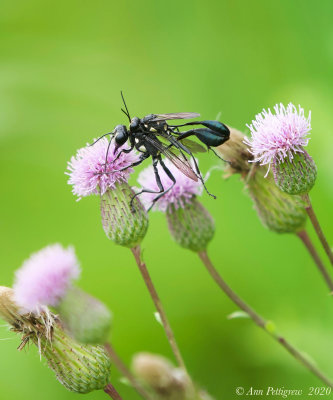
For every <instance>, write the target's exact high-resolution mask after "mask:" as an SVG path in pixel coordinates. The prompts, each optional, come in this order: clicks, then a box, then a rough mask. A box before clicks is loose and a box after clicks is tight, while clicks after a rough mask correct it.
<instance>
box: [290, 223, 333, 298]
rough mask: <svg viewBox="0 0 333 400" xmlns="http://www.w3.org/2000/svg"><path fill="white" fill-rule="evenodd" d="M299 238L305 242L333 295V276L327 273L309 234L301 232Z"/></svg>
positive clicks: (298, 233) (298, 234)
mask: <svg viewBox="0 0 333 400" xmlns="http://www.w3.org/2000/svg"><path fill="white" fill-rule="evenodd" d="M296 234H297V236H298V237H299V238H300V239H301V241H302V242H303V244H304V246H305V247H306V248H307V250H308V251H309V253H310V255H311V257H312V258H313V261H314V262H315V264H316V266H317V267H318V270H319V272H320V273H321V274H322V276H323V278H324V280H325V282H326V284H327V286H328V287H329V289H330V291H331V293H333V281H332V278H331V276H330V275H329V274H328V272H327V271H326V268H325V265H324V264H323V263H322V261H321V259H320V257H319V255H318V253H317V251H316V249H315V247H314V245H313V243H312V241H311V239H310V237H309V235H308V233H307V232H306V231H305V230H303V231H300V232H297V233H296Z"/></svg>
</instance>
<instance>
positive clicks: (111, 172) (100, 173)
mask: <svg viewBox="0 0 333 400" xmlns="http://www.w3.org/2000/svg"><path fill="white" fill-rule="evenodd" d="M149 156H150V154H149V153H143V154H141V156H140V159H139V160H138V161H135V162H134V163H132V164H130V165H127V166H126V167H124V168H120V169H116V170H114V171H110V172H97V173H96V175H103V174H105V175H109V174H114V173H115V172H121V171H126V170H127V169H128V168H132V167H136V166H138V165H140V164H141V163H142V162H143V161H144V160H146V159H147V158H148V157H149Z"/></svg>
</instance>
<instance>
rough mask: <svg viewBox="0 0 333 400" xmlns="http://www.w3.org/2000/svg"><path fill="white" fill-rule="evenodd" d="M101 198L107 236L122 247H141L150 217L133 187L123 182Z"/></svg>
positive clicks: (103, 221) (103, 222)
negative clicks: (135, 194) (135, 195)
mask: <svg viewBox="0 0 333 400" xmlns="http://www.w3.org/2000/svg"><path fill="white" fill-rule="evenodd" d="M115 186H116V188H115V189H109V190H107V191H106V192H105V194H103V195H102V196H101V214H102V224H103V228H104V231H105V233H106V236H107V237H108V238H109V239H111V240H112V241H114V242H115V243H116V244H118V245H120V246H125V247H129V248H133V247H135V246H137V245H139V244H140V243H141V241H142V239H143V238H144V236H145V235H146V232H147V229H148V216H147V212H146V210H145V208H144V207H143V205H142V204H141V202H140V200H139V199H138V198H137V197H136V198H135V199H134V201H133V207H132V208H131V205H130V202H131V199H132V197H133V195H134V192H133V190H132V189H131V187H130V186H129V185H128V184H127V183H125V182H123V183H116V184H115Z"/></svg>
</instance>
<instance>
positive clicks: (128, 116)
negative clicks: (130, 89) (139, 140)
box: [120, 90, 131, 122]
mask: <svg viewBox="0 0 333 400" xmlns="http://www.w3.org/2000/svg"><path fill="white" fill-rule="evenodd" d="M120 94H121V98H122V99H123V103H124V106H125V109H126V112H125V110H123V109H121V111H122V112H123V113H124V114H125V115H126V116H127V118H128V119H129V121H130V122H131V116H130V113H129V111H128V108H127V105H126V101H125V99H124V95H123V91H122V90H121V91H120Z"/></svg>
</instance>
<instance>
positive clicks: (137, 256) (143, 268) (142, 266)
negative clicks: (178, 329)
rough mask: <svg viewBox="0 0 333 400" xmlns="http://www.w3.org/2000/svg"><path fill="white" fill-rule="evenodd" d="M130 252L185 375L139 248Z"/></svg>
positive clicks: (183, 366)
mask: <svg viewBox="0 0 333 400" xmlns="http://www.w3.org/2000/svg"><path fill="white" fill-rule="evenodd" d="M131 250H132V253H133V255H134V257H135V261H136V263H137V265H138V267H139V269H140V272H141V275H142V277H143V280H144V281H145V284H146V286H147V289H148V291H149V293H150V296H151V298H152V300H153V302H154V304H155V307H156V310H157V311H158V313H159V315H160V317H161V321H162V324H163V327H164V331H165V334H166V336H167V338H168V341H169V343H170V346H171V349H172V351H173V354H174V356H175V358H176V360H177V363H178V364H179V366H180V367H181V368H182V369H183V370H184V371H185V372H186V373H187V370H186V366H185V363H184V360H183V357H182V355H181V353H180V350H179V347H178V345H177V342H176V339H175V336H174V334H173V331H172V329H171V326H170V323H169V321H168V318H167V316H166V313H165V311H164V308H163V306H162V303H161V300H160V298H159V296H158V294H157V291H156V289H155V286H154V284H153V282H152V280H151V278H150V275H149V272H148V269H147V267H146V264H145V263H144V262H143V261H142V259H141V249H140V246H136V247H134V248H132V249H131Z"/></svg>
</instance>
